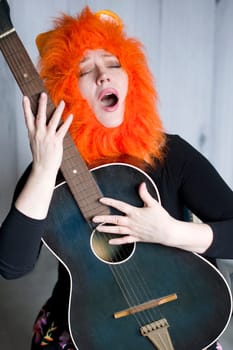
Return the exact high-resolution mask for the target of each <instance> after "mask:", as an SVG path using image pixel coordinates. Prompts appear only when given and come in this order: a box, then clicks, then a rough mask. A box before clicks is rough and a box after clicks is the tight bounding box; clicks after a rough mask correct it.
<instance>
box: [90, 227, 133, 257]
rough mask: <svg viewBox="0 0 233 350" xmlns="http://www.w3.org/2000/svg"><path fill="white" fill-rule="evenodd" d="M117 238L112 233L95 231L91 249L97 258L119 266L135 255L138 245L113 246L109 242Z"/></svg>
mask: <svg viewBox="0 0 233 350" xmlns="http://www.w3.org/2000/svg"><path fill="white" fill-rule="evenodd" d="M114 237H116V236H115V235H113V234H111V233H103V232H99V231H98V230H97V229H95V230H94V231H93V232H92V235H91V249H92V251H93V253H94V254H95V256H96V257H97V258H98V259H99V260H101V261H103V262H106V263H108V264H119V263H121V262H124V261H126V260H128V259H129V258H130V257H131V256H132V255H133V253H134V251H135V247H136V243H130V244H122V245H112V244H109V243H108V241H109V240H110V239H111V238H114Z"/></svg>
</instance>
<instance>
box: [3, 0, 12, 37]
mask: <svg viewBox="0 0 233 350" xmlns="http://www.w3.org/2000/svg"><path fill="white" fill-rule="evenodd" d="M12 28H13V25H12V22H11V18H10V8H9V5H8V3H7V1H6V0H0V36H1V35H4V34H5V33H7V32H8V31H9V30H11V29H12Z"/></svg>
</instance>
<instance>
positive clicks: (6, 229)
mask: <svg viewBox="0 0 233 350" xmlns="http://www.w3.org/2000/svg"><path fill="white" fill-rule="evenodd" d="M29 172H30V168H28V169H27V170H26V172H25V173H24V175H23V176H22V178H21V179H20V181H19V183H18V185H17V187H16V190H15V194H14V199H13V203H12V207H11V209H10V211H9V213H8V215H7V217H6V219H5V220H4V222H3V224H2V226H1V228H0V274H1V275H2V276H3V277H4V278H7V279H13V278H18V277H20V276H23V275H25V274H26V273H28V272H29V271H31V270H32V268H33V267H34V265H35V262H36V260H37V258H38V255H39V251H40V247H41V236H42V233H43V232H44V229H45V222H46V220H35V219H31V218H29V217H27V216H25V215H24V214H22V213H21V212H19V211H18V210H17V209H16V208H15V206H14V201H15V198H17V196H18V194H19V193H20V191H21V189H22V188H23V185H24V183H25V182H26V180H27V177H28V174H29Z"/></svg>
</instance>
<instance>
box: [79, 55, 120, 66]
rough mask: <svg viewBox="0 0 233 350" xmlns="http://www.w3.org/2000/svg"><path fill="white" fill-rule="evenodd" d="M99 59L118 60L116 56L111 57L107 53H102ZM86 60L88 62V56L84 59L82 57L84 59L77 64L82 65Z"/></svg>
mask: <svg viewBox="0 0 233 350" xmlns="http://www.w3.org/2000/svg"><path fill="white" fill-rule="evenodd" d="M101 57H109V58H115V59H116V60H118V58H117V57H116V56H114V55H111V54H107V53H103V54H102V55H101ZM88 60H90V57H89V56H86V57H84V58H83V59H82V60H81V61H80V63H79V64H82V63H84V62H86V61H88Z"/></svg>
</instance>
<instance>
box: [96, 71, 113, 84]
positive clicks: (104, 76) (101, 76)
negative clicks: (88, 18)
mask: <svg viewBox="0 0 233 350" xmlns="http://www.w3.org/2000/svg"><path fill="white" fill-rule="evenodd" d="M109 81H110V77H109V74H108V73H107V71H106V70H105V69H103V68H102V69H98V72H97V76H96V83H97V85H102V84H103V83H105V82H109Z"/></svg>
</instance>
